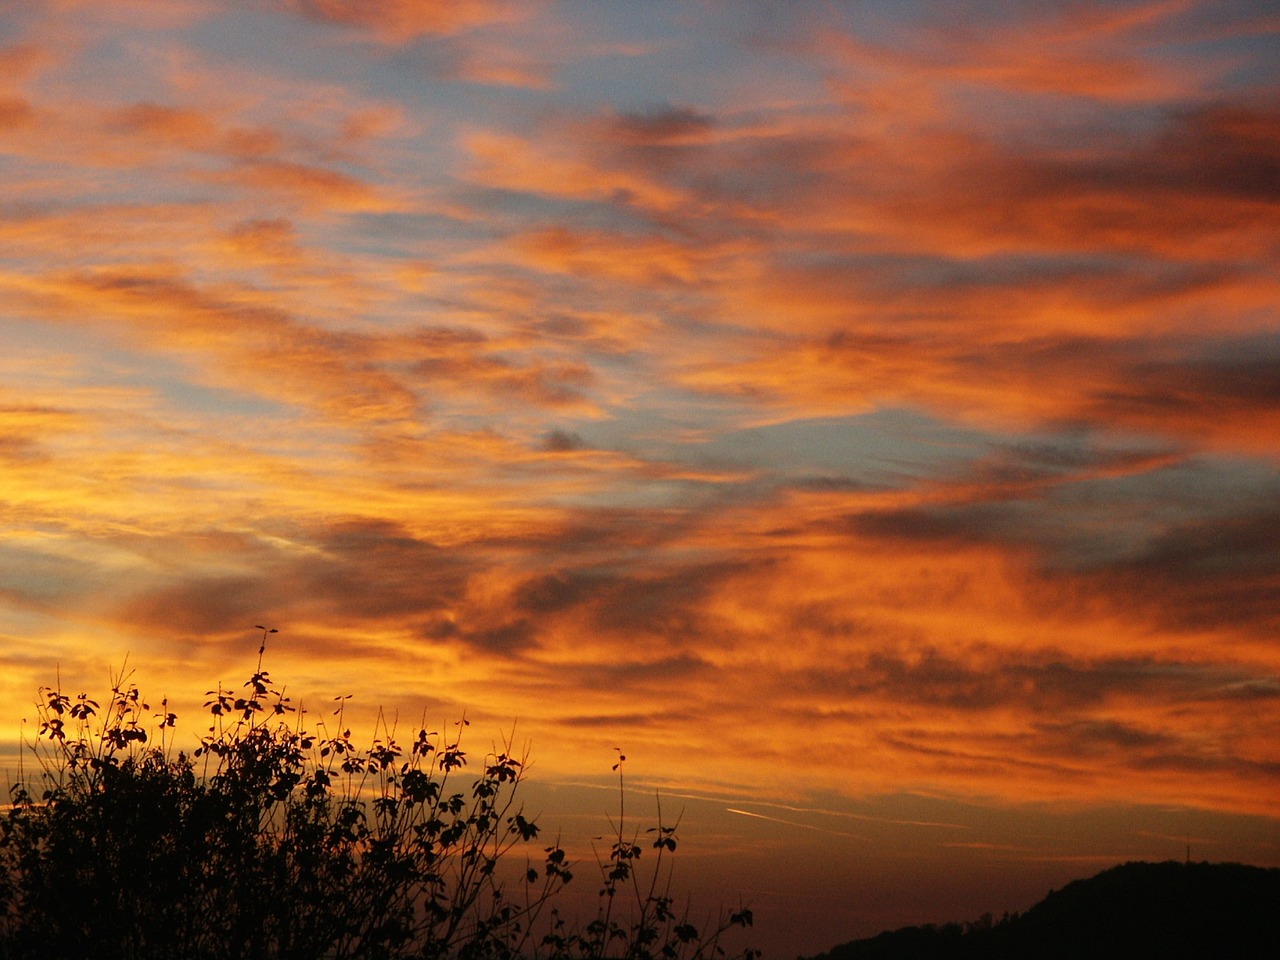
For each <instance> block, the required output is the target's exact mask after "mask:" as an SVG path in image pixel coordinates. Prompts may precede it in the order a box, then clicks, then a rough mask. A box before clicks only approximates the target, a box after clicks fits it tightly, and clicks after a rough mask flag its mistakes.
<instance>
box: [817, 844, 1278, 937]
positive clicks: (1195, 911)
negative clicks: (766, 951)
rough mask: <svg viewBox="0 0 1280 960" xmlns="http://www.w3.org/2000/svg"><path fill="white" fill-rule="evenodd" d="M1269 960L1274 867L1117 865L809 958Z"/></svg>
mask: <svg viewBox="0 0 1280 960" xmlns="http://www.w3.org/2000/svg"><path fill="white" fill-rule="evenodd" d="M1138 957H1159V958H1161V960H1184V958H1185V960H1208V958H1212V960H1274V958H1275V957H1280V869H1274V868H1263V867H1251V866H1244V865H1241V864H1235V863H1185V864H1184V863H1178V862H1176V861H1169V862H1166V863H1126V864H1123V865H1122V866H1118V867H1113V868H1111V869H1110V870H1105V871H1103V872H1102V873H1100V874H1098V875H1097V876H1094V877H1091V878H1089V879H1087V880H1076V881H1074V882H1072V883H1069V884H1067V885H1066V886H1065V887H1063V888H1062V889H1061V890H1055V891H1052V892H1051V893H1050V894H1049V895H1048V896H1047V897H1045V898H1044V899H1043V900H1041V901H1040V902H1039V903H1037V904H1036V905H1035V906H1034V907H1032V908H1031V909H1030V910H1028V911H1027V912H1026V913H1024V914H1015V915H1012V916H1006V917H1005V918H1003V919H1001V920H999V921H996V922H992V920H991V918H990V917H985V918H983V919H982V920H979V921H977V922H976V923H967V924H958V923H950V924H945V925H941V926H933V925H930V926H923V927H904V928H903V929H901V930H893V931H889V932H886V933H882V934H880V935H879V936H876V937H871V938H869V939H866V940H855V941H853V942H852V943H846V944H843V945H842V946H838V947H835V948H834V949H832V950H831V951H830V952H828V953H826V954H822V955H821V956H820V957H817V958H814V960H1077V958H1089V960H1133V958H1138Z"/></svg>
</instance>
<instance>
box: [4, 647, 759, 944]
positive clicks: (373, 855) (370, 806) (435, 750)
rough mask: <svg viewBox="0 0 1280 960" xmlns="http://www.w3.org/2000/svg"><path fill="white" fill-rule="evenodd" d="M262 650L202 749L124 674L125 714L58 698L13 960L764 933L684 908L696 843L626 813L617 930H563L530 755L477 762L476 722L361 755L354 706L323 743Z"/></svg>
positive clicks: (686, 940) (740, 921) (561, 880)
mask: <svg viewBox="0 0 1280 960" xmlns="http://www.w3.org/2000/svg"><path fill="white" fill-rule="evenodd" d="M269 632H274V631H266V630H264V633H263V641H264V646H265V640H266V634H267V633H269ZM261 653H262V651H261V650H260V651H259V662H258V666H257V669H256V670H255V671H254V673H253V675H252V676H251V677H250V678H249V680H248V682H247V683H246V684H245V685H244V687H243V688H242V690H240V691H237V692H229V691H225V690H223V689H221V688H218V689H215V690H213V691H210V693H209V700H208V703H207V704H206V706H207V707H208V709H209V712H210V714H211V716H212V721H213V722H212V725H211V726H210V727H209V729H208V732H207V734H206V735H205V736H203V737H201V738H200V739H199V741H198V742H197V743H196V744H195V745H193V749H192V750H191V751H190V752H186V751H182V750H178V749H176V748H175V747H174V745H173V740H174V732H173V728H174V725H175V722H176V717H175V716H174V715H173V714H172V713H171V712H169V711H168V707H167V704H165V703H162V704H161V708H160V712H159V713H157V714H154V721H153V722H151V723H147V722H145V721H146V720H147V719H148V713H149V712H150V709H151V708H150V707H149V706H148V705H147V704H146V703H145V702H144V701H143V699H142V697H141V695H140V694H139V692H138V690H137V688H136V687H135V686H133V685H132V684H128V683H127V682H126V680H125V678H123V677H122V678H121V679H120V680H118V681H117V682H116V683H115V684H114V688H113V690H112V692H111V695H110V697H109V698H106V699H105V702H106V707H105V708H102V707H100V705H99V703H98V702H97V701H95V700H93V699H90V698H89V697H88V696H87V695H85V694H80V695H79V696H76V697H71V696H68V695H65V694H63V693H62V692H61V690H59V689H57V688H45V689H43V690H42V691H41V700H40V701H39V703H38V705H37V706H38V710H39V717H38V719H39V731H40V732H39V736H38V738H37V740H36V742H35V743H34V744H28V747H29V751H30V755H31V756H33V757H34V759H35V762H36V766H37V768H38V770H37V773H36V774H35V776H34V780H32V779H31V778H25V779H24V778H22V777H20V778H19V781H18V782H17V783H16V784H15V785H14V786H13V787H12V788H11V791H10V792H11V801H12V802H11V805H10V807H9V809H8V810H7V812H6V813H5V814H4V815H3V817H0V960H36V958H40V960H81V958H99V957H110V958H113V960H127V958H144V957H145V958H171V957H172V958H177V957H181V958H187V960H204V958H209V960H213V958H218V960H226V958H235V957H259V958H267V960H285V958H294V960H320V958H360V960H364V958H377V960H391V958H410V957H412V958H421V960H443V958H458V960H514V958H516V957H531V958H543V960H598V958H603V957H606V956H607V957H618V958H629V960H710V958H713V957H717V956H723V955H724V950H723V949H722V947H721V946H720V938H721V935H722V934H723V933H725V932H726V931H727V930H728V929H729V928H730V927H733V926H746V925H747V924H749V923H750V919H751V918H750V912H749V911H746V910H743V911H741V912H739V913H735V914H729V915H722V916H721V918H720V919H719V920H715V921H712V922H711V923H710V924H709V926H708V927H707V929H705V930H704V928H703V927H701V926H699V925H696V924H694V923H692V922H690V917H689V914H688V911H687V910H686V909H680V908H678V907H677V906H676V905H675V904H674V902H673V900H672V898H671V897H670V895H669V893H668V886H667V885H668V884H669V881H670V867H669V862H667V861H666V859H665V858H666V857H667V856H669V855H670V854H671V853H672V852H673V851H674V850H675V848H676V843H677V841H676V835H675V827H674V826H671V825H665V824H662V823H661V822H660V823H659V824H658V825H656V826H655V827H653V828H651V829H650V830H649V831H647V832H644V833H642V832H640V831H635V832H633V833H627V832H626V831H627V829H628V827H627V826H626V825H625V820H624V818H623V817H622V816H621V815H620V816H619V818H618V820H617V822H616V824H615V826H616V835H615V836H614V838H613V839H612V846H611V849H610V851H609V853H608V854H607V855H606V856H604V857H603V858H602V860H601V862H600V863H599V864H598V866H599V868H600V869H601V876H602V878H603V884H602V887H601V890H600V908H599V911H598V913H597V915H596V916H595V917H594V918H593V919H591V920H590V921H589V922H586V923H584V924H579V923H577V922H575V921H572V920H570V919H567V918H564V917H561V916H560V915H559V913H558V912H557V911H556V909H555V906H554V898H555V895H556V894H557V892H558V891H559V890H561V888H563V886H564V885H565V884H567V883H568V882H569V881H570V880H571V879H572V876H573V872H572V870H573V867H572V865H571V864H570V863H569V861H568V859H567V857H566V855H565V851H564V850H563V849H562V848H561V847H560V845H559V844H558V843H551V844H547V843H546V842H545V841H541V840H540V839H539V828H538V826H537V824H536V823H535V822H534V821H533V820H532V819H529V818H527V817H526V816H525V813H524V811H523V810H522V808H521V806H520V805H519V803H518V800H517V797H518V788H519V785H520V783H521V782H522V780H523V777H524V759H523V758H522V757H517V756H515V755H514V754H513V752H512V750H511V748H510V744H506V745H503V746H499V747H495V748H494V749H493V750H492V751H491V752H490V753H489V754H488V755H486V756H484V757H483V759H481V760H480V761H479V762H478V763H476V762H475V761H476V759H477V758H476V757H475V756H474V755H469V754H468V752H467V751H466V750H464V749H463V744H462V742H461V733H462V730H463V727H464V726H465V721H461V722H459V724H458V725H457V726H456V733H455V735H453V736H452V737H440V736H439V735H438V734H436V733H434V732H431V731H428V730H427V729H426V726H425V724H424V725H423V726H422V727H421V728H419V729H417V730H416V731H414V732H413V734H412V736H411V740H410V741H409V742H407V743H406V744H405V745H404V746H401V744H400V743H398V742H397V740H396V731H395V730H394V729H390V728H388V727H387V726H386V725H385V724H381V723H380V724H379V726H378V728H377V729H375V731H374V737H373V739H372V742H371V743H369V745H368V746H364V747H360V746H357V744H356V743H354V742H353V741H352V735H351V731H350V730H348V729H346V728H345V726H344V724H343V712H344V705H345V698H338V707H337V710H336V711H335V716H336V718H337V725H336V729H334V730H328V729H326V727H325V725H324V724H323V723H321V724H318V726H317V729H316V730H315V731H308V730H307V729H305V727H304V722H305V718H304V716H303V715H302V713H301V712H300V711H294V708H293V706H292V704H291V702H290V699H289V698H288V697H286V696H284V693H283V690H282V689H280V688H278V687H277V686H276V685H275V684H274V683H273V682H272V680H271V678H270V676H269V674H268V673H267V671H265V670H264V669H263V668H262V662H261ZM621 759H622V758H619V765H618V766H617V767H616V768H615V769H617V770H618V771H619V777H621ZM473 771H474V772H473ZM620 784H621V780H620ZM620 813H621V812H620ZM642 838H643V842H642ZM644 851H648V852H649V853H650V854H651V856H650V857H649V859H648V860H646V861H645V863H646V864H648V865H649V869H648V870H647V871H642V870H641V863H640V857H641V854H642V852H644ZM742 955H743V956H745V957H746V958H747V960H751V958H753V957H754V952H753V951H743V954H742Z"/></svg>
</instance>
